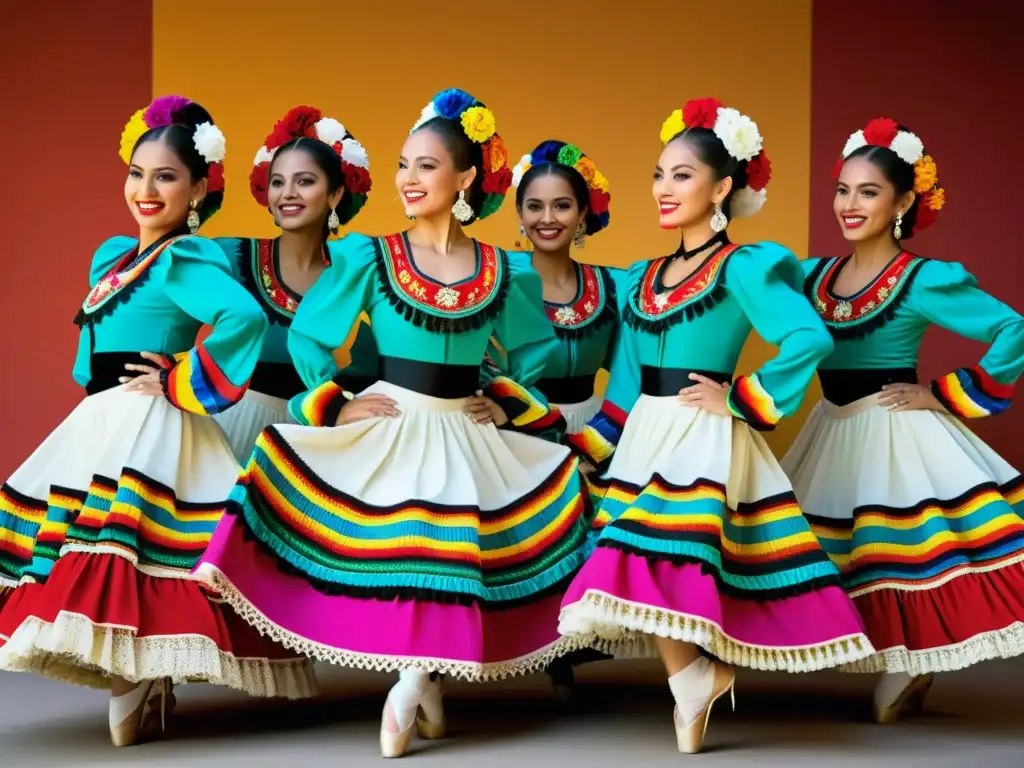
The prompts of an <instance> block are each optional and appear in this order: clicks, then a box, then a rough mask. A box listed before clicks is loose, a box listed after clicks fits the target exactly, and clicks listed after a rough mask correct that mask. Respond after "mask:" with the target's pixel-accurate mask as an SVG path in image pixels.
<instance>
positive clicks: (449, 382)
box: [380, 357, 480, 400]
mask: <svg viewBox="0 0 1024 768" xmlns="http://www.w3.org/2000/svg"><path fill="white" fill-rule="evenodd" d="M380 380H381V381H386V382H387V383H388V384H394V385H395V386H396V387H402V388H403V389H409V390H412V391H413V392H419V393H420V394H421V395H427V396H428V397H440V398H443V399H446V400H457V399H459V398H463V397H472V396H473V395H474V394H476V392H478V391H479V389H480V367H479V366H476V365H448V364H445V363H425V362H422V361H420V360H409V359H408V358H404V357H381V359H380Z"/></svg>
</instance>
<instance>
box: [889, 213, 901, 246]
mask: <svg viewBox="0 0 1024 768" xmlns="http://www.w3.org/2000/svg"><path fill="white" fill-rule="evenodd" d="M892 236H893V237H895V238H896V239H897V240H902V239H903V211H897V212H896V226H894V227H893V228H892Z"/></svg>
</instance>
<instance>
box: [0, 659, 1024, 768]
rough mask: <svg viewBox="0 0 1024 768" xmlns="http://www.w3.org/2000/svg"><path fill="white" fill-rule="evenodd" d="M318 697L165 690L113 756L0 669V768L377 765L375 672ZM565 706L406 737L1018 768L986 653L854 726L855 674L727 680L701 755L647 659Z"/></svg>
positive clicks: (85, 714) (1002, 674) (1021, 724)
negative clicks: (135, 742)
mask: <svg viewBox="0 0 1024 768" xmlns="http://www.w3.org/2000/svg"><path fill="white" fill-rule="evenodd" d="M323 677H324V680H325V683H326V688H327V696H326V698H325V699H323V700H319V701H317V702H313V703H306V704H302V705H292V706H289V705H287V704H285V705H280V704H277V703H273V704H271V703H267V702H256V701H254V700H252V699H247V698H245V697H241V696H237V695H235V694H233V693H230V692H226V691H222V690H217V689H213V688H210V687H209V686H198V685H197V686H188V687H183V688H180V689H179V691H178V700H179V709H178V712H177V713H176V716H175V719H174V721H173V725H172V727H171V729H170V731H169V733H168V735H167V739H166V740H165V741H162V742H159V743H154V744H149V745H145V746H140V747H134V748H130V749H122V750H115V749H114V748H112V747H111V746H110V745H109V742H108V741H107V736H106V699H105V694H104V693H103V692H99V691H90V690H85V689H80V688H72V687H69V686H62V685H59V684H56V683H52V682H49V681H45V680H41V679H39V678H36V677H32V676H27V675H13V674H9V673H6V674H0V765H2V766H4V768H6V767H7V766H11V767H12V768H13V767H14V766H18V767H20V766H72V765H74V766H100V765H111V766H113V765H144V766H146V767H147V768H149V767H150V766H172V765H173V766H179V767H181V768H201V767H202V766H214V765H216V766H223V767H227V766H231V767H234V766H238V767H239V768H261V767H262V766H268V767H269V766H273V767H274V768H286V767H287V768H290V767H291V766H295V768H299V766H301V767H302V768H307V767H308V768H319V767H320V766H339V767H340V768H353V767H358V766H372V765H381V761H380V758H379V757H378V756H377V754H378V753H377V746H376V742H377V728H378V724H379V720H378V718H379V713H380V707H381V706H382V704H383V696H384V692H385V691H386V689H387V687H388V678H387V677H386V676H383V675H368V674H348V673H338V672H337V671H334V670H325V674H324V676H323ZM580 682H581V684H580V687H579V695H578V699H579V701H578V704H577V705H576V706H575V707H574V709H573V710H571V711H566V710H564V709H563V708H561V707H560V705H559V704H557V703H556V702H555V701H554V699H553V697H552V695H551V694H550V689H549V688H548V686H547V682H546V678H543V677H536V678H531V679H527V680H522V681H516V682H513V683H502V684H495V685H490V686H481V687H466V686H454V687H453V690H451V692H450V694H449V696H448V699H447V701H448V707H447V709H448V713H449V719H450V721H451V724H452V728H453V731H454V732H453V734H452V736H451V738H449V739H447V740H445V741H443V742H437V743H434V744H429V745H422V744H417V745H416V747H415V752H414V753H411V754H410V755H409V756H408V757H407V761H408V764H409V765H411V766H417V767H419V768H433V767H434V766H445V767H446V768H459V767H460V766H474V767H479V768H484V766H486V768H492V767H493V768H500V767H502V766H517V767H518V766H531V767H532V768H544V767H546V766H552V767H555V766H557V767H558V768H563V767H564V766H594V767H595V768H604V767H606V766H607V767H608V768H612V767H614V768H634V766H636V767H638V768H639V767H640V766H643V768H660V766H680V765H684V764H688V765H700V766H701V768H705V767H706V766H707V767H711V766H743V767H744V768H748V767H751V766H754V767H756V768H762V767H764V768H767V767H768V766H785V767H786V768H802V767H803V766H808V768H811V767H813V768H821V767H822V766H827V767H828V768H840V767H841V766H867V765H868V764H871V766H872V768H874V766H876V765H881V766H900V767H901V768H916V767H917V766H922V768H924V767H927V768H945V767H946V766H949V767H950V768H1002V767H1003V766H1006V767H1007V768H1009V767H1010V766H1024V662H1021V661H1015V662H999V663H991V664H986V665H982V666H980V667H977V668H975V669H973V670H968V671H966V672H960V673H954V674H949V675H946V676H943V677H942V678H940V679H939V680H938V681H937V682H936V684H935V687H934V688H933V691H932V695H931V697H930V698H929V701H928V706H927V711H926V713H925V715H924V716H923V717H921V718H918V719H915V720H911V721H906V722H902V723H899V724H897V725H895V726H889V727H881V726H875V725H872V724H871V723H869V722H868V721H867V719H866V713H867V710H868V707H869V705H870V690H871V681H870V680H869V679H868V678H864V677H859V676H857V677H854V676H849V675H838V674H835V673H822V674H816V675H807V676H789V675H768V674H757V673H742V674H741V676H740V678H739V684H738V686H737V690H738V701H737V711H736V712H735V713H731V712H729V711H728V706H724V707H722V708H721V710H718V709H716V711H715V716H714V718H713V721H712V725H711V728H710V730H709V732H708V739H707V747H708V749H707V752H706V753H705V754H703V755H701V756H698V757H686V756H683V755H679V754H678V753H676V752H675V751H674V749H675V742H674V738H673V735H672V729H671V704H670V702H669V698H668V692H667V688H665V687H664V685H663V683H661V682H660V681H659V679H658V675H657V669H656V667H655V666H653V665H651V664H649V663H647V662H612V663H601V664H594V665H590V666H589V667H586V668H584V669H583V670H582V671H581V672H580Z"/></svg>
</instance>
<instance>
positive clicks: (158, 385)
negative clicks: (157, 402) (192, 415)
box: [118, 352, 169, 397]
mask: <svg viewBox="0 0 1024 768" xmlns="http://www.w3.org/2000/svg"><path fill="white" fill-rule="evenodd" d="M139 356H140V357H141V358H142V359H143V360H148V361H149V362H151V363H153V365H142V364H141V363H125V366H124V369H125V370H126V371H132V372H133V373H137V374H139V375H138V376H134V377H133V376H122V377H121V378H119V379H118V381H120V382H121V383H122V384H124V385H125V388H124V389H125V391H126V392H133V393H135V394H137V395H149V396H150V397H163V394H164V387H163V384H162V382H161V381H160V373H161V372H162V371H164V370H165V369H167V368H168V367H169V364H168V362H167V358H166V357H164V356H163V355H158V354H156V353H155V352H140V353H139Z"/></svg>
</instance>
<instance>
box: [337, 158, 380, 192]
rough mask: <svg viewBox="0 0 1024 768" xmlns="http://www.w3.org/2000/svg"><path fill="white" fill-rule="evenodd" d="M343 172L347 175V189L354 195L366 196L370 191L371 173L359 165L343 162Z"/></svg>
mask: <svg viewBox="0 0 1024 768" xmlns="http://www.w3.org/2000/svg"><path fill="white" fill-rule="evenodd" d="M341 171H342V173H344V174H345V189H347V190H348V191H349V192H351V193H352V194H353V195H365V194H366V193H367V192H369V191H370V185H371V183H372V182H371V180H370V172H369V171H368V170H366V169H365V168H360V167H359V166H358V165H352V164H351V163H346V162H344V161H342V163H341Z"/></svg>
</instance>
